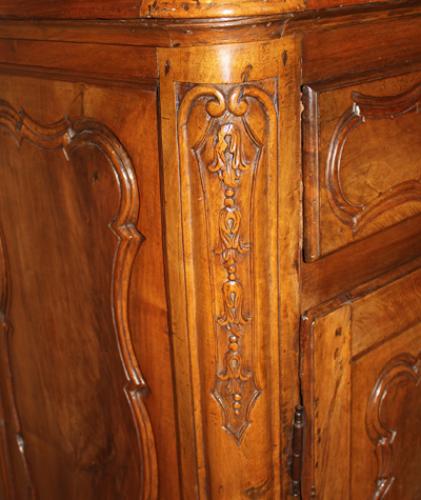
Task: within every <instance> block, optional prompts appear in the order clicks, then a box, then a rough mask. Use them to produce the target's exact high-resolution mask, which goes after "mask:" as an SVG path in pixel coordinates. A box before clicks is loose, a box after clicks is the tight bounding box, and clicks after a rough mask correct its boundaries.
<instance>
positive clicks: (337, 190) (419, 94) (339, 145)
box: [325, 84, 421, 232]
mask: <svg viewBox="0 0 421 500" xmlns="http://www.w3.org/2000/svg"><path fill="white" fill-rule="evenodd" d="M352 100H353V104H352V107H351V108H349V109H348V110H347V111H346V112H345V113H344V114H343V115H342V118H341V119H340V121H339V123H338V125H337V127H336V129H335V132H334V134H333V137H332V139H331V142H330V146H329V151H328V158H327V165H326V172H325V177H326V179H325V180H326V187H327V193H328V198H329V202H330V205H331V207H332V210H333V211H334V213H335V214H336V216H337V217H338V219H339V220H341V221H342V222H343V223H344V224H346V225H348V226H350V227H351V228H352V230H353V232H357V231H359V230H360V229H361V228H362V227H363V226H364V225H366V224H368V223H369V222H372V221H374V220H375V219H377V218H378V217H380V216H381V215H382V214H383V213H384V212H386V211H388V210H392V209H393V208H395V207H397V206H399V205H403V204H404V203H407V202H411V201H412V202H414V201H415V202H419V203H421V180H420V179H412V180H408V181H405V182H401V183H399V184H397V185H395V186H393V187H391V188H390V189H389V190H387V191H386V192H384V193H381V194H379V195H378V196H377V197H376V198H374V199H373V200H371V201H369V202H366V203H362V202H361V203H355V202H352V201H351V200H350V199H349V198H348V197H347V195H346V193H345V192H344V189H343V183H342V180H341V160H342V154H343V151H344V147H345V145H346V142H347V140H348V138H349V137H350V135H351V134H352V132H353V131H354V130H355V129H356V128H357V127H362V126H363V125H364V124H366V123H367V122H368V121H370V120H386V119H387V120H396V119H398V118H399V117H400V116H402V115H405V114H408V113H418V112H419V110H420V103H421V84H417V85H415V86H414V87H413V88H411V89H410V90H409V91H407V92H405V93H403V94H399V95H396V96H387V97H373V96H368V95H363V94H360V93H357V92H353V93H352Z"/></svg>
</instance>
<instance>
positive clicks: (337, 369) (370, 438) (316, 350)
mask: <svg viewBox="0 0 421 500" xmlns="http://www.w3.org/2000/svg"><path fill="white" fill-rule="evenodd" d="M373 286H376V285H373V284H370V286H368V287H366V289H365V290H361V291H358V293H357V294H354V293H351V294H350V300H349V301H347V302H345V303H343V304H341V305H339V307H338V304H334V303H332V304H331V306H330V305H329V306H328V307H326V308H324V309H323V308H318V309H315V310H313V311H310V312H309V313H308V314H307V315H306V317H305V318H304V321H303V331H302V341H301V347H302V371H301V373H302V384H303V385H302V393H303V401H304V406H305V411H306V415H307V418H306V427H307V431H306V443H305V448H304V450H305V454H304V456H305V460H304V461H305V467H304V483H303V498H305V499H307V498H317V499H323V500H336V499H337V498H343V499H347V500H369V499H380V498H387V499H390V500H400V499H408V500H409V499H419V498H421V480H420V475H419V471H420V467H421V435H420V432H419V429H420V425H421V376H420V374H421V271H420V270H418V271H413V272H410V273H409V274H407V275H406V276H403V277H400V278H398V279H396V280H395V281H393V282H391V283H388V284H385V283H383V284H382V285H381V286H380V287H379V288H378V289H377V290H375V291H373V292H371V293H369V291H370V288H372V287H373Z"/></svg>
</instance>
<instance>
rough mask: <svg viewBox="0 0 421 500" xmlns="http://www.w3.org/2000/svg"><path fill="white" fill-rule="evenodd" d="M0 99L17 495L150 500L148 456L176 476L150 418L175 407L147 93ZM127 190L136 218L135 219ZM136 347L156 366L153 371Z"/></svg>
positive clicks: (71, 89) (57, 87) (18, 84)
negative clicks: (145, 174) (144, 173)
mask: <svg viewBox="0 0 421 500" xmlns="http://www.w3.org/2000/svg"><path fill="white" fill-rule="evenodd" d="M0 87H1V90H2V92H1V93H2V97H3V98H4V99H5V100H3V101H2V102H1V106H0V124H1V131H0V142H1V162H2V169H1V172H0V176H1V184H2V193H1V196H0V204H1V223H2V229H3V239H2V242H3V248H4V252H3V254H2V255H3V258H4V262H5V266H4V269H2V271H4V272H2V285H3V286H2V303H1V304H2V314H3V315H4V318H5V319H4V325H3V327H2V328H3V335H2V340H3V343H2V368H3V372H2V394H3V395H4V398H3V399H5V407H6V430H7V440H8V445H9V446H8V448H9V450H10V462H11V464H12V466H13V469H14V476H15V477H17V478H19V479H18V480H17V481H15V485H16V487H17V489H18V491H17V494H18V498H28V494H29V493H30V495H31V497H37V498H66V499H67V498H69V499H71V498H74V499H76V498H77V499H79V498H84V499H85V498H86V499H89V498H98V495H99V496H100V497H101V498H104V499H105V498H116V497H118V498H120V497H121V498H145V499H146V498H147V499H151V500H152V499H153V498H157V497H158V470H157V457H156V451H157V449H159V450H163V451H162V453H161V454H160V458H159V461H158V465H159V467H160V469H161V470H165V468H166V467H167V468H170V469H176V468H177V462H176V454H175V443H174V442H168V441H169V440H168V439H167V438H165V436H167V435H171V436H173V435H174V429H173V428H172V427H171V425H172V424H171V421H169V422H168V421H167V422H165V420H164V419H163V418H160V417H159V412H160V411H161V412H162V411H164V412H165V414H166V415H167V417H168V416H170V415H171V411H172V404H173V402H172V399H171V398H172V387H171V384H172V379H171V370H170V362H169V358H170V354H169V344H168V338H167V335H166V305H165V294H164V287H163V271H162V265H163V262H162V254H161V260H160V259H159V256H160V246H159V241H160V214H159V184H158V182H157V181H158V179H157V168H156V169H154V168H152V167H156V166H157V164H156V160H157V158H156V156H155V153H152V151H154V149H153V146H154V145H155V144H156V142H154V141H153V140H151V139H154V137H155V132H151V125H153V124H154V120H155V115H154V113H155V94H154V93H153V92H145V91H143V90H141V89H139V90H134V89H133V90H128V89H124V90H121V89H118V88H112V87H111V88H104V89H102V88H98V87H94V86H87V85H78V84H71V83H59V82H54V81H51V82H48V81H42V80H36V79H30V78H28V79H26V78H14V77H8V78H7V79H5V80H2V81H1V85H0ZM6 99H7V101H6ZM9 103H11V104H9ZM104 103H106V106H105V107H104ZM117 103H118V105H117ZM133 103H136V104H137V106H136V107H134V108H132V107H131V106H132V105H133ZM21 106H24V108H25V111H23V110H22V108H21ZM16 108H18V109H19V108H21V109H20V111H17V109H16ZM86 114H87V115H88V116H95V115H97V116H98V118H99V119H91V118H85V116H86ZM84 115H85V116H84ZM62 116H70V117H75V118H65V119H62V120H59V121H57V119H58V118H60V117H62ZM35 117H36V121H35ZM146 120H148V122H147V121H146ZM52 122H54V123H53V125H51V123H52ZM155 123H156V122H155ZM106 124H111V125H112V126H113V127H115V129H116V130H118V131H119V134H120V135H121V137H123V138H124V139H125V142H126V143H127V144H129V145H130V150H131V152H132V153H134V155H133V160H132V159H131V158H130V157H129V155H128V153H127V151H126V149H125V147H124V146H123V143H122V142H121V140H120V139H119V138H117V135H116V134H114V133H113V132H111V130H110V128H109V127H108V126H107V125H106ZM152 130H154V128H153V129H152ZM134 131H136V134H134ZM146 132H147V135H148V138H149V139H148V140H149V144H146V146H144V147H142V146H141V145H140V147H139V140H140V138H142V137H145V136H146ZM155 140H156V138H155ZM140 142H141V141H140ZM145 142H146V141H145ZM154 162H155V164H154ZM146 167H147V169H148V177H147V179H146V180H145V184H146V186H147V188H146V191H145V188H144V187H143V186H142V184H141V181H140V180H139V179H138V174H139V172H141V171H142V170H143V168H146ZM139 186H141V187H139ZM140 193H142V194H143V193H144V194H145V196H144V199H145V200H147V201H148V206H147V208H146V210H144V211H143V213H144V214H148V216H149V217H150V219H149V220H143V219H142V215H141V216H140V220H139V211H140V212H141V213H142V210H140V199H141V197H140ZM156 207H158V209H157V208H156ZM141 230H142V232H145V234H146V236H147V238H148V240H149V241H148V242H147V243H146V241H145V238H144V236H143V235H142V233H141ZM145 247H146V249H145ZM152 261H153V262H154V264H153V270H152V269H151V262H152ZM142 264H143V265H148V266H149V268H146V269H142V268H141V265H142ZM160 273H161V275H160ZM151 282H152V285H151V286H152V289H154V288H155V294H154V295H153V297H152V296H151V298H150V300H148V301H146V299H147V296H145V295H147V294H148V292H147V290H146V289H145V286H148V283H149V284H151ZM149 293H150V292H149ZM141 299H142V300H145V301H146V302H145V303H146V304H147V305H142V306H140V307H139V305H138V302H139V300H141ZM134 312H135V314H134ZM145 327H147V328H149V329H151V328H152V330H153V333H154V335H153V336H152V337H153V338H151V335H150V331H149V332H148V331H147V329H146V328H145ZM140 348H142V351H141V349H140ZM143 349H146V350H148V349H151V351H152V352H153V353H154V354H155V355H156V356H160V359H162V362H163V366H162V367H160V369H159V371H158V370H155V369H153V364H152V362H151V361H148V356H147V353H145V352H143ZM140 351H141V356H142V360H145V364H146V366H147V371H148V373H149V374H150V375H151V376H150V379H151V381H152V385H151V386H149V388H148V387H147V385H146V383H145V381H144V378H143V374H142V372H141V371H140V367H139V363H138V358H140V356H139V353H140ZM149 355H150V352H149ZM8 366H9V367H10V370H9V371H10V374H11V378H10V377H9V376H8V373H6V372H7V369H8V368H7V367H8ZM5 370H6V371H5ZM9 382H10V383H9ZM151 391H152V392H151ZM151 395H153V397H151ZM160 398H162V401H160ZM145 400H146V401H147V404H148V405H149V406H150V412H151V413H152V414H153V415H154V416H157V421H156V422H154V425H155V426H156V429H159V431H160V432H159V437H158V441H157V443H155V435H154V434H155V432H154V430H153V429H152V424H151V421H150V416H149V411H148V410H147V407H146V403H145ZM167 433H168V434H167ZM162 440H164V441H165V444H164V443H163V441H162ZM164 476H165V472H164ZM173 482H174V483H175V484H173ZM177 484H178V482H177V477H176V475H171V477H168V480H167V482H166V483H165V484H163V485H162V486H161V491H162V492H163V494H167V493H166V492H167V490H166V488H170V489H171V491H172V493H173V494H174V498H176V497H177V495H178V493H177ZM28 492H29V493H28ZM63 495H64V496H63Z"/></svg>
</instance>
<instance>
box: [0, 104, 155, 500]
mask: <svg viewBox="0 0 421 500" xmlns="http://www.w3.org/2000/svg"><path fill="white" fill-rule="evenodd" d="M0 127H2V128H5V129H7V130H9V131H10V132H11V133H12V135H13V136H14V137H15V139H16V141H17V143H18V144H20V143H21V142H22V141H24V140H27V141H30V142H32V143H33V144H35V145H37V146H38V147H42V148H45V149H62V150H63V153H64V155H65V157H66V159H69V158H70V156H71V154H72V152H73V151H74V150H76V149H79V148H82V147H85V146H89V145H91V146H95V147H96V148H97V149H99V150H100V151H101V153H102V154H103V155H104V156H105V158H106V159H107V160H108V163H109V165H110V167H111V168H112V169H113V171H114V173H115V175H116V180H117V184H118V187H119V190H120V206H119V209H118V213H117V216H116V217H115V218H114V219H113V221H112V222H111V223H110V228H111V230H112V232H113V234H114V235H115V237H116V239H117V246H116V251H115V256H114V262H113V280H112V287H113V290H112V308H113V315H114V318H115V327H116V334H117V342H118V349H119V352H120V357H121V363H122V366H123V368H124V372H125V375H126V379H127V384H126V386H125V387H124V392H125V395H126V398H127V400H128V404H129V406H130V410H131V414H132V418H133V422H134V426H135V428H136V433H137V437H138V443H137V445H138V450H139V454H140V457H139V462H140V469H139V476H140V477H141V491H139V495H138V498H139V499H140V500H156V499H157V497H158V478H157V462H156V449H155V442H154V436H153V431H152V426H151V423H150V419H149V415H148V412H147V410H146V407H145V405H144V402H143V398H144V394H145V392H146V391H147V385H146V382H145V380H144V378H143V375H142V372H141V370H140V366H139V363H138V361H137V358H136V355H135V352H134V348H133V343H132V338H131V332H130V328H129V320H128V310H127V303H128V294H129V286H130V277H131V274H132V268H133V263H134V259H135V257H136V254H137V252H138V250H139V247H140V244H141V242H142V241H143V236H142V235H141V234H140V232H139V231H138V230H137V228H136V226H137V220H138V215H139V192H138V186H137V180H136V174H135V171H134V168H133V166H132V163H131V161H130V158H129V156H128V154H127V153H126V151H125V149H124V148H123V146H122V145H121V143H120V142H119V141H118V139H117V138H116V137H115V136H114V134H113V133H112V132H111V131H110V130H109V129H107V128H106V127H105V126H103V125H102V124H100V123H98V122H96V121H94V120H90V119H85V118H81V119H79V120H75V121H72V120H69V119H64V120H61V121H59V122H57V123H54V124H52V125H47V126H43V125H40V124H38V123H37V122H35V121H34V120H32V119H31V118H30V117H29V116H28V115H27V114H26V113H25V112H23V111H20V112H17V111H16V110H15V109H14V108H13V107H12V106H10V105H9V104H8V103H7V102H5V101H2V100H0ZM3 303H4V298H3V302H2V304H0V305H3V307H4V304H3ZM2 312H4V313H5V311H2Z"/></svg>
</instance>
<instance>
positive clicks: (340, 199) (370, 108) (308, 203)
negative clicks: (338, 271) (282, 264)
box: [303, 72, 421, 260]
mask: <svg viewBox="0 0 421 500" xmlns="http://www.w3.org/2000/svg"><path fill="white" fill-rule="evenodd" d="M420 102H421V73H420V72H416V73H411V74H408V75H403V76H398V77H390V78H387V79H383V80H378V81H374V82H370V83H365V84H361V85H352V86H346V87H341V88H337V87H336V88H335V87H334V86H333V85H331V86H330V88H327V86H326V85H325V84H324V85H319V86H314V87H311V86H307V87H305V89H304V105H305V113H304V121H303V135H304V183H305V195H304V199H305V208H304V211H305V258H306V260H315V259H317V258H318V257H320V256H323V255H326V254H329V253H331V252H333V251H335V250H338V249H339V248H342V247H344V246H347V245H349V244H350V243H352V242H354V241H357V240H361V239H363V238H366V237H369V236H371V235H373V234H375V233H377V232H379V231H382V230H384V229H386V228H388V227H391V226H393V225H395V224H397V223H399V222H402V221H403V220H405V219H408V218H410V217H413V216H415V215H418V214H420V213H421V141H420V138H421V119H420V118H421V117H420V114H419V110H420Z"/></svg>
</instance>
